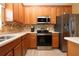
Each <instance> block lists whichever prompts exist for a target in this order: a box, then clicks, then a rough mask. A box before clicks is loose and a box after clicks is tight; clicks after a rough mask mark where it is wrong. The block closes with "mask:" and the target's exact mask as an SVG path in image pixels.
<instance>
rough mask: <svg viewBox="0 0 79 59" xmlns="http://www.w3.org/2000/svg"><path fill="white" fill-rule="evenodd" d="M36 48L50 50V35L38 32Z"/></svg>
mask: <svg viewBox="0 0 79 59" xmlns="http://www.w3.org/2000/svg"><path fill="white" fill-rule="evenodd" d="M37 48H38V49H51V48H52V33H50V32H48V33H45V32H42V33H41V32H40V33H37Z"/></svg>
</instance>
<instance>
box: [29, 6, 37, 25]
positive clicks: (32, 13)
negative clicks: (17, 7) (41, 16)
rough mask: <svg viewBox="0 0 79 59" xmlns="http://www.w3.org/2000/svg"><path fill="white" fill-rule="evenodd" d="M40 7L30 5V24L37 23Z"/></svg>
mask: <svg viewBox="0 0 79 59" xmlns="http://www.w3.org/2000/svg"><path fill="white" fill-rule="evenodd" d="M37 14H38V7H30V24H36V23H37Z"/></svg>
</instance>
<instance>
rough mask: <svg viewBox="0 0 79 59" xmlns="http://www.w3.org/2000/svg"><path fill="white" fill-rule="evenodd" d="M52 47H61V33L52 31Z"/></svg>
mask: <svg viewBox="0 0 79 59" xmlns="http://www.w3.org/2000/svg"><path fill="white" fill-rule="evenodd" d="M52 47H53V48H58V47H59V33H52Z"/></svg>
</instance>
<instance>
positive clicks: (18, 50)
mask: <svg viewBox="0 0 79 59" xmlns="http://www.w3.org/2000/svg"><path fill="white" fill-rule="evenodd" d="M21 55H22V50H21V43H19V44H18V45H17V46H16V47H15V48H14V56H21Z"/></svg>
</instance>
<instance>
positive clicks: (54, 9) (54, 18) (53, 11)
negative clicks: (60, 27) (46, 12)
mask: <svg viewBox="0 0 79 59" xmlns="http://www.w3.org/2000/svg"><path fill="white" fill-rule="evenodd" d="M56 10H57V8H56V7H51V11H50V17H51V24H56V14H57V12H56Z"/></svg>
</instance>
